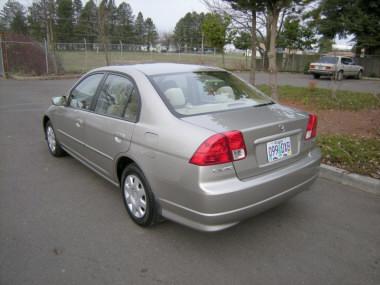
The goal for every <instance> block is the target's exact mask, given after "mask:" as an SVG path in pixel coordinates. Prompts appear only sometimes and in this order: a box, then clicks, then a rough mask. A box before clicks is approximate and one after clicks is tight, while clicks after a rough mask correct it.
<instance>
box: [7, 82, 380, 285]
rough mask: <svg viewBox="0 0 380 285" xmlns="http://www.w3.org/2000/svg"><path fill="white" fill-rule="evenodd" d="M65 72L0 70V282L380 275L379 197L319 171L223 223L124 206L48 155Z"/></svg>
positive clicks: (107, 188) (369, 279) (341, 280)
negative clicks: (136, 219) (39, 74)
mask: <svg viewBox="0 0 380 285" xmlns="http://www.w3.org/2000/svg"><path fill="white" fill-rule="evenodd" d="M71 84H72V80H49V81H13V80H9V81H0V157H1V159H0V284H1V285H8V284H20V285H21V284H28V285H30V284H36V285H37V284H38V285H41V284H57V285H59V284H65V285H66V284H82V285H85V284H91V285H94V284H208V285H210V284H325V285H327V284H345V285H349V284H365V285H371V284H374V285H375V284H376V285H378V284H380V238H379V237H380V227H379V221H380V197H379V196H376V195H373V194H369V193H366V192H362V191H359V190H357V189H354V188H350V187H348V186H342V185H340V184H336V183H334V182H330V181H328V180H324V179H318V180H317V181H316V183H315V184H314V185H313V186H312V188H311V189H310V191H306V192H304V193H302V194H300V195H298V196H296V197H295V198H294V199H292V200H290V201H288V202H287V203H285V204H283V205H281V206H279V207H277V208H275V209H272V210H270V211H267V212H265V213H263V214H261V215H259V216H257V217H253V218H251V219H249V220H247V221H244V222H242V223H241V224H239V225H237V226H235V227H233V228H230V229H228V230H225V231H222V232H217V233H202V232H197V231H194V230H191V229H188V228H186V227H183V226H180V225H178V224H175V223H172V222H169V221H168V222H165V223H162V224H160V225H158V226H155V227H153V228H150V229H144V228H140V227H138V226H136V225H135V224H134V223H133V222H132V221H131V220H130V219H129V217H128V215H127V213H126V211H125V209H124V205H123V202H122V198H121V194H120V193H119V190H118V189H117V188H116V187H114V186H112V185H111V184H109V183H108V182H107V181H105V180H103V179H102V178H100V177H98V176H97V175H96V174H94V173H93V172H91V171H90V170H88V169H87V168H86V167H84V166H83V165H81V164H80V163H79V162H77V161H76V160H74V159H73V158H71V157H64V158H59V159H58V158H54V157H52V156H51V155H50V154H49V153H48V150H47V146H46V143H45V141H44V138H43V131H42V126H41V117H42V114H43V111H44V109H45V108H47V107H48V106H49V104H50V98H51V97H52V96H55V95H59V94H62V93H63V92H64V90H65V89H66V88H68V87H69V86H70V85H71Z"/></svg>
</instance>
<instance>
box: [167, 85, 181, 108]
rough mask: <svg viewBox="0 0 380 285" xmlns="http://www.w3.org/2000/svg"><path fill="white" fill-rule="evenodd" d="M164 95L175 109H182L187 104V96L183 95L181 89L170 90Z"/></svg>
mask: <svg viewBox="0 0 380 285" xmlns="http://www.w3.org/2000/svg"><path fill="white" fill-rule="evenodd" d="M164 94H165V96H166V98H167V99H168V100H169V102H170V104H171V105H172V106H173V107H180V106H183V105H185V103H186V99H185V95H183V92H182V89H181V88H169V89H168V90H166V91H165V93H164Z"/></svg>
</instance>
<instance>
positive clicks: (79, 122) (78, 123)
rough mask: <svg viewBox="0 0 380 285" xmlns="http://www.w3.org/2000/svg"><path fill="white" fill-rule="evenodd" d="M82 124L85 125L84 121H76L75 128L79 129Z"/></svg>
mask: <svg viewBox="0 0 380 285" xmlns="http://www.w3.org/2000/svg"><path fill="white" fill-rule="evenodd" d="M82 124H83V120H82V119H77V120H75V126H77V127H78V128H80V127H81V125H82Z"/></svg>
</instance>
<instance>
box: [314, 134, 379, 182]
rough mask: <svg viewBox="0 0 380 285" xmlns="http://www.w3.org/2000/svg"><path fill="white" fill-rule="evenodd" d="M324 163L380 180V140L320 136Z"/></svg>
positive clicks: (319, 142)
mask: <svg viewBox="0 0 380 285" xmlns="http://www.w3.org/2000/svg"><path fill="white" fill-rule="evenodd" d="M317 141H318V144H319V146H320V147H321V149H322V154H323V162H324V163H326V164H329V165H333V166H336V167H339V168H343V169H346V170H348V171H350V172H354V173H359V174H363V175H368V176H372V177H374V178H378V179H379V178H380V139H379V138H359V137H352V136H347V135H319V136H318V139H317Z"/></svg>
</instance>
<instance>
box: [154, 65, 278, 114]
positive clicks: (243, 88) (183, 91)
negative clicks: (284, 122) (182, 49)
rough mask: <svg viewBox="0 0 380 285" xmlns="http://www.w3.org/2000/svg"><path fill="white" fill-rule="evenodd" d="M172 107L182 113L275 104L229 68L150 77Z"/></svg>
mask: <svg viewBox="0 0 380 285" xmlns="http://www.w3.org/2000/svg"><path fill="white" fill-rule="evenodd" d="M150 79H151V81H152V82H153V85H154V86H155V88H156V89H157V91H158V93H159V94H160V95H161V97H163V100H164V101H165V103H166V104H167V105H168V107H169V109H171V110H172V111H174V112H175V113H177V114H178V115H181V116H190V115H198V114H205V113H210V112H220V111H227V110H233V109H238V108H244V107H255V106H262V105H267V104H272V103H273V102H272V100H271V99H270V98H269V97H268V96H266V95H265V94H263V93H262V92H261V91H260V90H258V89H257V88H255V87H253V86H251V85H249V84H247V83H245V82H244V81H242V80H241V79H239V78H237V77H236V76H234V75H232V74H230V73H228V72H225V71H204V72H189V73H176V74H163V75H155V76H150Z"/></svg>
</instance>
